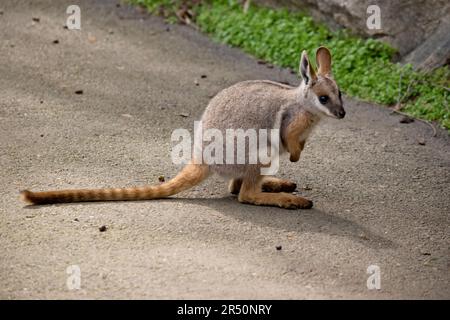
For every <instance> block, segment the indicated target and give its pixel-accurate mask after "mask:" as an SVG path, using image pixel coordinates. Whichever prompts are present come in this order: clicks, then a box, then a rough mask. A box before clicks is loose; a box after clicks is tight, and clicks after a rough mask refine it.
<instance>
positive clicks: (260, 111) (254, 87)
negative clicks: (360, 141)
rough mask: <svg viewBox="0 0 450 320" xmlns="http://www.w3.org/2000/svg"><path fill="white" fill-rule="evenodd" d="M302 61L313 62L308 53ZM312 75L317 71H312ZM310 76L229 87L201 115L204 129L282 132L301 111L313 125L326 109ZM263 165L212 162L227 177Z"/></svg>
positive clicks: (247, 175)
mask: <svg viewBox="0 0 450 320" xmlns="http://www.w3.org/2000/svg"><path fill="white" fill-rule="evenodd" d="M303 64H305V66H308V67H309V66H310V64H309V61H308V58H307V55H306V54H305V53H304V54H303V55H302V62H301V66H303ZM313 72H314V71H313ZM308 75H309V70H308ZM313 77H316V75H315V74H313ZM310 80H311V81H309V83H308V84H306V83H305V81H303V82H302V83H301V84H300V86H298V87H292V86H287V85H284V84H281V83H277V82H273V81H267V80H256V81H244V82H240V83H237V84H235V85H233V86H231V87H229V88H226V89H224V90H222V91H221V92H219V93H218V94H217V95H216V96H215V97H214V98H213V99H211V101H210V102H209V104H208V106H207V108H206V110H205V111H204V113H203V116H202V119H201V121H202V126H203V130H207V129H218V130H220V131H221V132H222V135H223V137H225V136H226V132H225V131H226V129H244V130H247V129H255V130H258V129H280V132H281V133H282V132H283V130H284V129H285V128H286V126H287V125H289V122H290V120H291V119H293V118H294V117H295V116H296V115H298V114H299V113H307V114H308V116H309V117H311V118H312V123H313V125H312V126H311V128H310V129H312V127H313V126H314V125H316V124H317V122H318V121H319V120H320V118H321V117H322V116H323V115H324V110H323V108H322V107H321V106H318V103H319V102H318V97H317V96H316V95H315V94H314V92H313V91H312V89H311V86H312V85H313V82H314V81H312V80H313V79H310ZM333 81H334V80H333ZM336 88H337V86H336ZM325 111H326V110H325ZM327 115H330V114H327ZM310 129H308V130H307V131H308V132H305V134H304V136H303V134H302V136H303V137H302V139H303V140H305V139H306V138H307V136H308V134H309V132H310V131H311V130H310ZM299 139H300V137H299ZM269 143H270V142H269ZM247 150H248V149H247ZM225 152H226V146H225V143H224V153H225ZM284 152H285V150H284V148H281V149H280V154H282V153H284ZM260 169H261V164H259V163H258V164H254V165H253V164H241V165H240V164H234V165H233V164H212V165H210V170H211V171H212V172H214V173H217V174H219V175H221V176H224V177H228V178H246V179H252V178H253V177H257V176H259V175H260Z"/></svg>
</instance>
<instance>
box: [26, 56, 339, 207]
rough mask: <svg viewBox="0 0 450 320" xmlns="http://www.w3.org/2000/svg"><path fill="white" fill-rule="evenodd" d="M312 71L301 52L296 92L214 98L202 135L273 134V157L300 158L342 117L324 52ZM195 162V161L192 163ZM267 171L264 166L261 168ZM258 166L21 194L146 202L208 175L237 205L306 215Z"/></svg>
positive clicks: (240, 90) (305, 203)
mask: <svg viewBox="0 0 450 320" xmlns="http://www.w3.org/2000/svg"><path fill="white" fill-rule="evenodd" d="M316 62H317V66H318V71H317V73H316V71H315V70H314V68H313V67H312V66H311V64H310V61H309V59H308V55H307V53H306V51H303V53H302V55H301V60H300V74H301V76H302V82H301V84H300V85H299V86H298V87H291V86H287V85H284V84H281V83H277V82H272V81H265V80H261V81H259V80H257V81H244V82H240V83H237V84H235V85H233V86H231V87H229V88H227V89H224V90H222V91H221V92H219V93H218V94H217V95H216V96H215V97H214V98H212V99H211V101H210V102H209V104H208V106H207V108H206V110H205V111H204V113H203V116H202V118H201V123H202V126H203V129H204V130H206V129H210V128H211V129H215V130H219V131H220V132H222V133H224V135H225V131H226V130H227V129H230V128H232V129H238V128H239V129H243V130H247V129H254V130H260V129H278V130H279V137H277V138H279V140H280V148H279V149H278V150H277V152H278V155H277V156H279V154H282V153H286V152H287V153H289V155H290V161H292V162H297V161H298V160H299V158H300V153H301V152H302V150H303V148H304V145H305V141H306V139H307V138H308V135H309V133H310V132H311V130H312V128H313V127H314V126H315V125H317V123H318V122H319V120H320V119H321V118H322V117H323V116H330V117H333V118H337V119H342V118H344V116H345V111H344V108H343V105H342V97H341V92H340V90H339V88H338V86H337V84H336V82H335V80H334V79H333V78H332V74H331V54H330V51H329V50H328V49H327V48H325V47H320V48H319V49H317V52H316ZM193 160H195V159H193ZM266 166H267V165H266ZM262 167H264V165H263V164H261V163H256V164H255V163H252V164H250V163H244V164H234V163H233V164H227V163H223V164H215V163H213V164H205V163H201V162H199V161H191V162H190V163H189V164H187V165H186V166H185V167H184V168H183V169H182V170H181V172H180V173H178V175H177V176H175V177H174V178H173V179H171V180H169V181H167V182H165V183H163V184H161V185H157V186H144V187H136V188H118V189H116V188H111V189H93V190H89V189H80V190H60V191H45V192H31V191H28V190H25V191H22V192H21V197H22V199H23V200H25V201H26V202H28V203H31V204H49V203H62V202H80V201H110V200H148V199H158V198H165V197H168V196H171V195H174V194H177V193H179V192H181V191H184V190H186V189H188V188H191V187H193V186H195V185H197V184H199V183H200V182H201V181H203V180H204V179H205V178H207V177H208V175H209V174H210V173H217V174H219V175H221V176H223V177H225V178H228V179H230V183H229V190H230V192H231V193H233V194H237V195H238V200H239V201H240V202H242V203H249V204H255V205H268V206H279V207H282V208H288V209H308V208H311V207H312V201H310V200H307V199H305V198H302V197H299V196H296V195H293V194H292V192H293V191H295V189H296V184H295V183H293V182H290V181H287V180H282V179H278V178H275V177H273V176H264V175H262V174H261V168H262Z"/></svg>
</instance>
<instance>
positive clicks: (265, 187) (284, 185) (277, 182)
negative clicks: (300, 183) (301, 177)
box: [262, 177, 297, 192]
mask: <svg viewBox="0 0 450 320" xmlns="http://www.w3.org/2000/svg"><path fill="white" fill-rule="evenodd" d="M295 189H297V184H296V183H295V182H292V181H289V180H284V179H279V178H275V177H264V178H263V180H262V191H263V192H294V191H295Z"/></svg>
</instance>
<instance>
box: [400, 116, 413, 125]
mask: <svg viewBox="0 0 450 320" xmlns="http://www.w3.org/2000/svg"><path fill="white" fill-rule="evenodd" d="M399 122H400V123H411V122H414V119H413V118H411V117H407V116H403V117H402V118H401V119H400V121H399Z"/></svg>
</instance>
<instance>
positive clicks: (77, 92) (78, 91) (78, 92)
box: [75, 90, 83, 94]
mask: <svg viewBox="0 0 450 320" xmlns="http://www.w3.org/2000/svg"><path fill="white" fill-rule="evenodd" d="M75 94H83V90H77V91H75Z"/></svg>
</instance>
